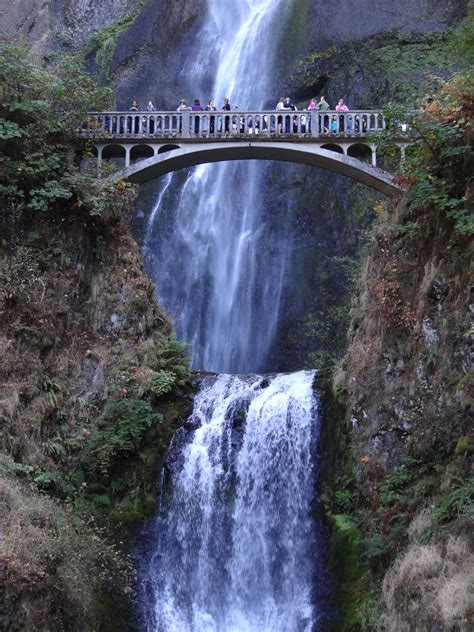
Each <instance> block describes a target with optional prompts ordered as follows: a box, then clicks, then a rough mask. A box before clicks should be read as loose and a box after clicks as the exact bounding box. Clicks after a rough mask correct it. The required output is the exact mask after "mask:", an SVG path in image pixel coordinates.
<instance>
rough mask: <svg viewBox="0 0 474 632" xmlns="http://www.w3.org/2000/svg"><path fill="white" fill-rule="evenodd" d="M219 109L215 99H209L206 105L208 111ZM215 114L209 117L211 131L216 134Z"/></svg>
mask: <svg viewBox="0 0 474 632" xmlns="http://www.w3.org/2000/svg"><path fill="white" fill-rule="evenodd" d="M216 110H217V108H216V104H215V103H214V99H209V101H208V102H207V105H206V112H215V111H216ZM215 118H216V117H215V116H210V117H209V132H210V133H211V134H214V130H215Z"/></svg>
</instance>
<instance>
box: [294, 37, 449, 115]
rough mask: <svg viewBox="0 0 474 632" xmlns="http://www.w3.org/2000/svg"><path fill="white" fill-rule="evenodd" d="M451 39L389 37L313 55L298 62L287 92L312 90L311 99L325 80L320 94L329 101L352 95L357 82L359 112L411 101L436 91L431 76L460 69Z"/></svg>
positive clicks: (315, 52) (306, 92)
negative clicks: (360, 92) (360, 90)
mask: <svg viewBox="0 0 474 632" xmlns="http://www.w3.org/2000/svg"><path fill="white" fill-rule="evenodd" d="M453 37H454V34H452V33H451V32H434V33H428V34H421V33H412V34H409V35H408V34H404V33H398V32H392V33H383V34H377V35H374V36H372V37H368V38H364V39H362V40H357V41H354V42H350V43H344V45H336V46H331V47H328V48H326V49H324V50H322V51H321V50H318V51H312V52H311V53H309V54H308V55H306V56H305V57H303V58H301V59H300V60H299V61H298V62H297V64H296V67H295V68H296V69H295V72H294V73H293V75H292V76H291V77H290V80H289V87H290V89H291V91H292V92H293V93H297V94H298V93H301V94H303V93H304V94H305V95H307V94H308V90H309V91H311V89H313V92H314V96H315V95H316V93H317V92H318V91H319V86H320V85H321V81H323V83H324V84H325V83H326V81H328V85H327V87H326V88H325V91H326V94H330V96H331V98H332V99H334V98H337V94H336V93H340V94H348V93H351V92H352V91H353V85H354V84H355V82H357V84H359V85H360V81H361V79H362V80H363V81H364V83H365V84H366V89H365V91H364V94H363V95H362V96H361V97H360V101H359V103H358V104H357V105H358V107H360V108H364V107H374V106H381V105H383V103H385V102H387V100H395V101H397V100H399V101H404V102H406V101H407V100H410V101H413V100H414V99H416V98H417V97H419V96H421V95H422V94H425V93H426V91H427V90H430V89H432V88H433V87H434V86H435V83H434V82H433V80H432V77H431V73H435V74H437V75H439V74H440V73H441V74H444V75H445V74H446V73H447V72H452V71H453V70H454V69H455V68H456V67H458V66H459V64H460V61H459V56H458V55H457V54H456V51H455V49H454V48H453ZM366 69H370V72H368V71H367V72H366ZM333 91H334V94H332V92H333Z"/></svg>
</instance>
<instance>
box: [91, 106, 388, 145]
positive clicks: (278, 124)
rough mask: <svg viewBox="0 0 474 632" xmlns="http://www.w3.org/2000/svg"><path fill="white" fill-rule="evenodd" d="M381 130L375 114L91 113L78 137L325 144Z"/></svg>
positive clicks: (381, 122)
mask: <svg viewBox="0 0 474 632" xmlns="http://www.w3.org/2000/svg"><path fill="white" fill-rule="evenodd" d="M384 128H385V120H384V117H383V114H382V112H380V111H376V110H352V111H350V112H338V111H334V110H326V111H324V112H321V111H318V110H298V111H291V110H278V111H275V110H269V111H259V112H257V111H248V112H244V111H242V112H240V111H230V112H227V111H225V112H194V111H182V112H176V111H175V112H91V113H90V114H89V118H88V120H87V121H86V122H85V123H84V124H83V126H82V128H81V130H80V132H79V133H80V135H81V136H83V137H88V138H94V139H98V138H104V139H110V138H118V139H128V138H130V139H138V138H150V137H151V138H156V139H159V138H165V139H169V138H176V139H183V140H184V139H203V138H216V139H222V138H227V137H231V138H233V139H235V138H248V137H252V136H257V135H258V136H259V137H263V138H265V137H267V138H270V137H271V138H276V137H279V136H283V137H296V138H302V137H303V138H320V137H322V138H326V137H327V138H330V137H331V136H338V137H341V136H342V137H354V136H366V135H367V134H368V133H373V132H377V131H380V130H382V129H384Z"/></svg>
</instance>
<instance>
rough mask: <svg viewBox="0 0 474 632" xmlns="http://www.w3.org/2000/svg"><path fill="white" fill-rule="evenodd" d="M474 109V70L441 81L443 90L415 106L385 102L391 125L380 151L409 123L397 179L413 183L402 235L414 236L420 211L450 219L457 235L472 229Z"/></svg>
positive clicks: (465, 234) (469, 233) (392, 143)
mask: <svg viewBox="0 0 474 632" xmlns="http://www.w3.org/2000/svg"><path fill="white" fill-rule="evenodd" d="M473 110H474V73H473V72H472V71H467V72H465V73H462V74H458V75H455V76H454V77H453V78H452V79H450V80H449V81H443V82H440V84H439V90H438V92H437V93H436V94H434V95H433V96H430V97H428V98H427V99H425V100H424V101H423V102H421V103H420V104H419V109H418V110H416V111H413V110H407V109H406V108H405V107H401V106H399V105H396V104H391V105H390V106H388V107H387V110H386V113H385V116H386V120H388V121H391V122H392V125H391V127H390V129H389V130H388V131H387V132H385V133H383V134H381V135H379V136H378V138H379V141H378V142H380V144H381V148H382V150H383V149H384V148H385V149H386V148H393V147H395V144H396V142H397V141H399V140H400V128H399V122H400V121H404V122H406V123H407V124H408V125H409V129H410V135H409V136H408V137H407V139H406V140H407V143H408V144H409V147H408V152H407V158H406V160H405V162H404V164H403V166H402V170H401V173H400V175H399V178H401V180H403V179H404V180H405V185H406V186H408V187H409V190H408V201H409V208H410V210H411V212H412V213H411V218H410V219H409V220H408V222H407V223H405V224H403V225H400V226H397V227H396V228H397V229H398V231H399V233H400V234H407V233H408V234H411V235H414V234H415V233H416V232H417V230H418V224H417V221H416V218H417V216H420V215H423V214H424V213H425V212H429V213H430V214H431V216H432V217H433V219H434V218H435V217H437V215H438V214H442V215H443V216H444V217H445V218H447V219H448V221H449V220H451V222H452V225H453V228H454V231H455V234H457V235H458V236H460V237H461V238H462V237H470V236H472V235H473V234H474V216H473V215H472V213H471V209H470V207H469V201H468V200H467V199H466V194H467V188H468V182H469V179H470V177H471V173H472V167H473V164H474V159H473V157H474V153H473V151H472V148H471V139H472V127H471V126H472V117H473Z"/></svg>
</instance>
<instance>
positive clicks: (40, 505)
mask: <svg viewBox="0 0 474 632" xmlns="http://www.w3.org/2000/svg"><path fill="white" fill-rule="evenodd" d="M27 469H28V468H27V467H26V466H20V465H18V464H17V463H15V462H13V461H12V459H10V458H9V457H7V456H5V455H1V454H0V495H1V497H2V503H3V504H2V507H3V509H4V510H3V511H2V512H0V531H1V532H2V538H1V539H0V578H1V579H0V581H1V583H2V587H4V588H5V596H7V598H6V599H4V601H3V602H2V616H3V620H4V621H7V627H8V621H12V622H13V621H14V622H15V624H17V625H21V627H23V628H24V629H53V627H54V629H58V630H59V629H72V628H73V627H76V626H79V627H80V629H90V630H92V629H99V627H101V625H100V621H101V615H102V611H101V610H102V609H104V610H107V609H108V610H109V613H108V617H107V619H108V620H109V621H110V620H114V621H115V625H116V626H117V627H116V629H119V628H121V625H123V622H124V619H123V618H122V617H123V614H124V612H123V611H121V610H122V608H123V607H124V604H125V602H126V599H127V596H128V595H129V593H130V592H131V584H132V582H133V581H134V577H133V572H132V567H131V564H130V561H129V560H128V559H127V558H126V556H124V555H123V554H121V553H119V551H118V550H117V549H116V548H115V547H114V546H113V545H111V544H109V543H108V542H107V541H106V539H105V538H104V537H102V535H103V534H101V533H100V532H99V531H98V530H97V529H95V528H94V527H93V526H90V525H86V523H85V522H84V521H82V520H81V519H80V518H78V516H76V515H74V514H72V513H71V512H68V511H67V510H65V508H64V507H63V506H61V505H60V504H59V503H58V502H57V501H54V500H53V499H51V498H48V496H47V495H46V494H39V493H38V492H37V491H35V489H34V488H31V487H30V486H29V485H28V483H27V476H28V474H29V472H28V471H25V470H27ZM35 478H36V479H37V480H38V483H39V484H41V483H42V481H46V479H48V478H51V476H50V475H48V473H42V474H40V473H38V474H37V475H35ZM111 586H112V587H113V588H112V593H111V592H110V587H111ZM96 602H101V606H100V607H98V603H96ZM25 603H28V608H27V609H25V608H24V604H25ZM58 604H61V606H58ZM25 610H26V612H25ZM114 610H115V613H114ZM119 611H121V612H120V613H119Z"/></svg>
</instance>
